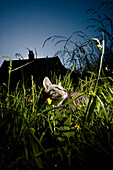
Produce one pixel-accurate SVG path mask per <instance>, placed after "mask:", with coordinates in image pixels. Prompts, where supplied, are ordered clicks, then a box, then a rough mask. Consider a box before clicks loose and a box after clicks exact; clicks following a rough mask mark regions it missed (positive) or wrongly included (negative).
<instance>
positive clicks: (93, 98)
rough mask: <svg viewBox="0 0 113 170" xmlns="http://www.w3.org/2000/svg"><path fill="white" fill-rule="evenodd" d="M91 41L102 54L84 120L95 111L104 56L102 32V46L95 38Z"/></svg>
mask: <svg viewBox="0 0 113 170" xmlns="http://www.w3.org/2000/svg"><path fill="white" fill-rule="evenodd" d="M92 40H93V41H94V42H95V43H96V45H97V48H98V50H100V51H101V50H102V52H101V56H100V66H99V72H98V77H97V81H96V84H95V87H94V91H93V93H92V94H91V95H90V100H89V103H88V107H87V110H86V120H87V119H88V118H90V116H91V114H92V111H93V110H94V109H95V105H96V99H97V98H98V95H97V93H98V91H97V90H98V82H99V78H100V73H101V69H102V59H103V56H104V49H105V45H104V32H102V44H100V41H99V40H98V39H97V38H92ZM98 99H99V98H98ZM101 105H102V102H101ZM103 110H104V112H105V117H106V110H105V109H104V108H103ZM106 118H107V117H106ZM106 120H107V119H106Z"/></svg>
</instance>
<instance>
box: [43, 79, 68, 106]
mask: <svg viewBox="0 0 113 170" xmlns="http://www.w3.org/2000/svg"><path fill="white" fill-rule="evenodd" d="M43 86H44V88H45V92H46V93H48V95H49V97H50V98H51V99H52V104H53V105H55V106H60V105H61V104H62V103H63V101H64V100H65V99H66V98H67V96H68V93H67V92H66V90H65V89H64V88H63V87H62V86H61V83H59V84H58V85H56V84H52V83H51V81H50V80H49V78H48V77H45V78H44V80H43Z"/></svg>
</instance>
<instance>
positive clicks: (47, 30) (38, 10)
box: [0, 0, 104, 62]
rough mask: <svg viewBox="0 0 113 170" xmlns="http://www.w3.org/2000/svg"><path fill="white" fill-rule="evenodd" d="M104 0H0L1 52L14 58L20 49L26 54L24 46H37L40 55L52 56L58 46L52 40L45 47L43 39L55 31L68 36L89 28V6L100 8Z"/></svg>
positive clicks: (0, 53) (55, 33) (57, 33)
mask: <svg viewBox="0 0 113 170" xmlns="http://www.w3.org/2000/svg"><path fill="white" fill-rule="evenodd" d="M103 1H104V0H85V1H83V0H0V56H1V55H3V56H6V55H8V56H10V57H12V58H14V57H15V53H18V52H19V53H21V54H22V55H23V57H27V53H28V51H27V50H26V49H25V47H28V48H29V49H32V50H34V49H35V48H36V49H37V51H38V56H39V57H44V56H47V55H49V56H53V55H54V54H55V52H56V51H57V48H56V47H55V46H54V45H53V44H52V43H51V42H49V43H47V44H46V46H45V47H44V48H42V44H43V42H44V40H45V39H46V38H48V37H50V36H52V35H62V36H67V37H68V36H70V35H71V33H73V32H74V31H84V32H86V31H85V28H86V26H88V23H87V21H86V20H87V19H88V18H89V16H88V14H86V13H85V12H86V10H87V9H89V8H97V7H98V6H99V5H100V3H101V2H103ZM86 33H87V34H89V36H91V34H92V33H91V32H89V31H87V32H86ZM91 38H92V37H91ZM76 41H77V40H76ZM58 48H60V47H58ZM0 62H1V61H0Z"/></svg>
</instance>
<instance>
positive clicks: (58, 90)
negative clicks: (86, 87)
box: [43, 77, 89, 110]
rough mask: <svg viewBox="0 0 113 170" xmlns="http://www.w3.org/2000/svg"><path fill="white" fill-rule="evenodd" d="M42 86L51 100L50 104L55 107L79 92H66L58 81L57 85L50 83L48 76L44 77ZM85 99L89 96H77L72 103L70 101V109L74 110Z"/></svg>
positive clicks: (87, 99)
mask: <svg viewBox="0 0 113 170" xmlns="http://www.w3.org/2000/svg"><path fill="white" fill-rule="evenodd" d="M43 86H44V88H45V92H46V93H47V94H48V96H49V98H50V99H51V100H52V104H53V105H54V106H56V107H57V106H60V105H62V104H64V103H66V102H68V101H69V100H71V99H72V98H73V97H75V96H77V95H79V94H80V93H79V92H70V93H67V91H66V90H65V89H64V88H63V87H62V86H61V83H59V84H58V85H56V84H52V83H51V81H50V80H49V78H48V77H45V78H44V80H43ZM85 101H87V102H88V101H89V98H88V97H86V96H83V95H82V96H80V97H78V98H77V99H76V100H74V101H73V102H72V103H70V104H69V105H70V107H71V108H72V109H74V110H76V107H79V105H83V104H85Z"/></svg>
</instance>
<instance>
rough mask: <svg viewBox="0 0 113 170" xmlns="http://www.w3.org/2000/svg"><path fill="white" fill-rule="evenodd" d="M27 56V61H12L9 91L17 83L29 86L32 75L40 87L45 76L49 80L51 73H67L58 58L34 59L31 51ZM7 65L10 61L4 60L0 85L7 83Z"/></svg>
mask: <svg viewBox="0 0 113 170" xmlns="http://www.w3.org/2000/svg"><path fill="white" fill-rule="evenodd" d="M28 56H29V59H24V60H12V72H11V81H10V82H11V84H10V86H11V89H13V88H15V87H16V85H17V83H18V82H19V81H20V82H24V83H25V85H27V86H31V75H33V80H34V81H35V83H37V85H40V86H42V81H43V79H44V77H45V76H48V77H49V78H50V79H51V76H52V73H55V74H56V75H61V76H63V75H65V74H66V72H67V69H66V68H65V67H64V66H63V65H62V63H61V62H60V59H59V58H58V56H57V57H52V58H37V59H35V58H34V53H33V52H32V51H29V54H28ZM9 65H10V61H6V60H5V61H4V62H3V64H2V66H1V68H0V84H3V83H6V84H7V83H8V76H9V75H8V70H9Z"/></svg>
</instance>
